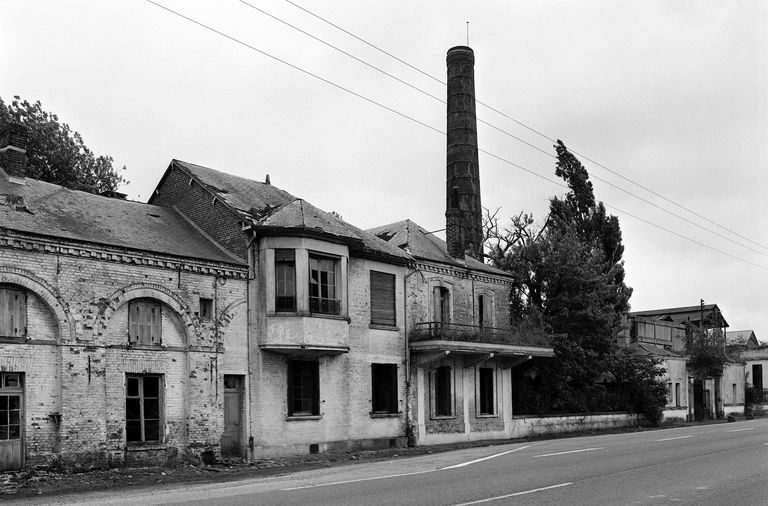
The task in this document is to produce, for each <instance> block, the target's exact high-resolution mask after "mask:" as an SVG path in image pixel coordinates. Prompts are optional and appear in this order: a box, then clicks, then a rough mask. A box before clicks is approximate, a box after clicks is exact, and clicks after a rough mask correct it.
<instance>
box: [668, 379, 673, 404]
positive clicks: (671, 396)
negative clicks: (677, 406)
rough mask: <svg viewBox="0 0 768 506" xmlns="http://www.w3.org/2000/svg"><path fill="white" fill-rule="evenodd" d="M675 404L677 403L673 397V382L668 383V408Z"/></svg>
mask: <svg viewBox="0 0 768 506" xmlns="http://www.w3.org/2000/svg"><path fill="white" fill-rule="evenodd" d="M674 403H675V398H674V397H673V394H672V382H671V381H667V406H669V405H671V404H674Z"/></svg>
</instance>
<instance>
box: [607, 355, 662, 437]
mask: <svg viewBox="0 0 768 506" xmlns="http://www.w3.org/2000/svg"><path fill="white" fill-rule="evenodd" d="M612 361H613V363H612V367H611V372H612V373H613V375H614V377H615V379H616V385H617V388H618V389H619V390H620V392H621V394H622V395H621V398H622V399H623V401H624V403H625V404H624V406H623V409H624V410H627V411H632V412H635V413H642V414H643V415H644V416H645V419H646V420H647V421H648V423H650V424H651V425H654V426H656V425H659V423H661V420H662V417H663V413H664V406H665V405H666V404H667V386H666V385H665V384H664V381H663V379H662V378H663V376H664V373H666V369H664V368H663V367H662V365H661V364H662V361H661V359H658V358H656V357H653V356H648V355H640V354H638V353H636V352H635V351H634V350H633V349H632V348H630V347H621V348H618V349H616V351H615V353H614V355H613V357H612Z"/></svg>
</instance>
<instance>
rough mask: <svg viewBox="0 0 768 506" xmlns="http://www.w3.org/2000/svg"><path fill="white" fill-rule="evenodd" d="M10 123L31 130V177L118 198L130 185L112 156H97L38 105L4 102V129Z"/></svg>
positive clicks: (0, 117)
mask: <svg viewBox="0 0 768 506" xmlns="http://www.w3.org/2000/svg"><path fill="white" fill-rule="evenodd" d="M10 122H17V123H21V124H23V125H24V126H26V127H27V132H28V134H29V142H28V145H27V175H28V176H29V177H30V178H33V179H40V180H42V181H47V182H49V183H54V184H57V185H61V186H66V187H68V188H72V189H75V190H82V191H86V192H89V193H97V194H105V195H108V196H116V195H120V194H117V193H116V192H117V188H118V187H119V186H120V185H121V184H126V183H127V182H128V181H126V180H125V178H124V177H123V175H122V171H124V170H125V167H123V168H122V169H117V168H115V167H114V166H113V160H112V157H111V156H107V155H101V156H96V155H94V153H93V152H92V151H91V150H90V149H88V147H87V146H86V145H85V143H84V142H83V138H82V137H81V136H80V134H79V133H77V132H75V131H73V130H71V129H70V128H69V125H67V124H66V123H60V122H59V117H58V116H57V115H55V114H53V113H50V112H47V111H44V110H43V106H42V104H41V103H40V101H37V102H35V103H30V102H27V101H26V100H23V101H22V100H21V99H20V98H19V97H18V96H14V99H13V101H12V102H11V103H10V104H6V103H5V102H4V101H3V99H2V98H0V128H3V127H4V126H5V125H6V124H8V123H10Z"/></svg>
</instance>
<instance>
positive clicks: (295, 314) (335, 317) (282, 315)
mask: <svg viewBox="0 0 768 506" xmlns="http://www.w3.org/2000/svg"><path fill="white" fill-rule="evenodd" d="M267 317H269V318H325V319H327V320H339V321H345V322H347V323H349V322H350V319H349V317H348V316H342V315H337V314H325V313H307V312H305V311H295V312H291V313H267Z"/></svg>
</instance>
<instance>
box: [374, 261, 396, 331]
mask: <svg viewBox="0 0 768 506" xmlns="http://www.w3.org/2000/svg"><path fill="white" fill-rule="evenodd" d="M371 324H372V325H386V326H388V327H394V326H395V324H396V319H395V275H394V274H387V273H385V272H377V271H371Z"/></svg>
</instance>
